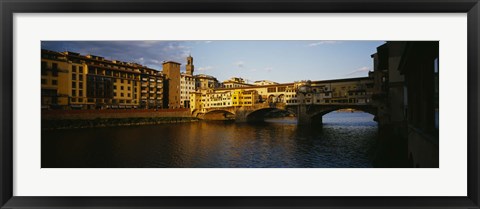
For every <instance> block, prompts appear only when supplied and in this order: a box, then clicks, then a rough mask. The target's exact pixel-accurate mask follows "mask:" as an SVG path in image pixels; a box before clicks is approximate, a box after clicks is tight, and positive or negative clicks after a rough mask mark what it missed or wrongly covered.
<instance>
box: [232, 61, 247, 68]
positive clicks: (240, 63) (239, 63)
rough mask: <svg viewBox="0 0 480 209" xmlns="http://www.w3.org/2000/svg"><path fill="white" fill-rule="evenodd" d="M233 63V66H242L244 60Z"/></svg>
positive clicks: (243, 65)
mask: <svg viewBox="0 0 480 209" xmlns="http://www.w3.org/2000/svg"><path fill="white" fill-rule="evenodd" d="M233 65H235V66H237V67H239V68H243V67H245V62H243V61H237V62H235V63H233Z"/></svg>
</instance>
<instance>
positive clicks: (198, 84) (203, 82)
mask: <svg viewBox="0 0 480 209" xmlns="http://www.w3.org/2000/svg"><path fill="white" fill-rule="evenodd" d="M194 79H195V88H196V90H205V89H215V88H218V87H220V83H219V82H218V80H217V78H215V77H213V76H210V75H205V74H198V75H195V76H194Z"/></svg>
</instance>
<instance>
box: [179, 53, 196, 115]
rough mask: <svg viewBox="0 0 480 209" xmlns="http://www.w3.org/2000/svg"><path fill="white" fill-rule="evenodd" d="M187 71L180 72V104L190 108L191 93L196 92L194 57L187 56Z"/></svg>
mask: <svg viewBox="0 0 480 209" xmlns="http://www.w3.org/2000/svg"><path fill="white" fill-rule="evenodd" d="M185 68H186V73H181V74H180V105H181V106H182V107H183V108H190V94H191V93H193V92H195V90H196V89H195V77H194V76H193V71H194V65H193V57H192V56H188V57H187V65H186V67H185Z"/></svg>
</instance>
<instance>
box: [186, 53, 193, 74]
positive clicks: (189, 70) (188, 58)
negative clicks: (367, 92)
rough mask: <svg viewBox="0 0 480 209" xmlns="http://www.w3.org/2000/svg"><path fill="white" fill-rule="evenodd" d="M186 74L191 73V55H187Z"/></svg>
mask: <svg viewBox="0 0 480 209" xmlns="http://www.w3.org/2000/svg"><path fill="white" fill-rule="evenodd" d="M186 70H187V74H188V75H193V70H194V66H193V57H192V56H191V55H188V57H187V66H186Z"/></svg>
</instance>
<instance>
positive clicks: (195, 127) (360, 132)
mask: <svg viewBox="0 0 480 209" xmlns="http://www.w3.org/2000/svg"><path fill="white" fill-rule="evenodd" d="M323 122H324V125H323V127H322V126H316V127H297V126H296V121H295V119H294V118H277V119H269V120H267V121H266V123H261V124H248V123H233V122H211V121H209V122H194V123H181V124H160V125H152V126H131V127H113V128H92V129H77V130H58V131H43V132H42V167H128V168H133V167H174V168H181V167H188V168H211V167H217V168H218V167H220V168H233V167H240V168H251V167H257V168H264V167H273V168H287V167H288V168H303V167H316V168H328V167H338V168H345V167H371V166H372V164H371V161H370V160H369V150H370V148H371V147H372V145H373V142H374V141H375V137H376V134H377V124H376V123H375V122H374V121H373V116H372V115H370V114H367V113H360V112H356V113H343V112H335V113H330V114H327V115H325V116H324V118H323Z"/></svg>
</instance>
